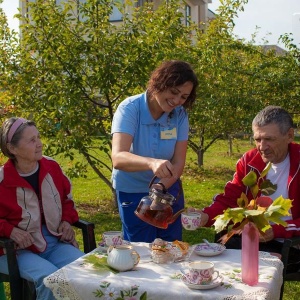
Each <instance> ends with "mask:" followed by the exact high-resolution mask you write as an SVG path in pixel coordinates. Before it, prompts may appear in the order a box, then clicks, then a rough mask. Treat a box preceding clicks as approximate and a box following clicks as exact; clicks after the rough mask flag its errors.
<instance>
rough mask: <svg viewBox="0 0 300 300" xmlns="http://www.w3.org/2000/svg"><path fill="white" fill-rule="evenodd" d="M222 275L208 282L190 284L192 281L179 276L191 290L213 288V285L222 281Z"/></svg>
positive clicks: (215, 285) (216, 285) (217, 284)
mask: <svg viewBox="0 0 300 300" xmlns="http://www.w3.org/2000/svg"><path fill="white" fill-rule="evenodd" d="M223 279H224V278H223V276H221V275H220V276H219V277H218V278H217V279H216V280H215V281H213V282H211V283H209V284H192V283H189V282H188V281H187V279H186V278H185V277H184V276H182V277H181V281H182V282H183V283H184V284H185V285H186V286H187V287H188V288H190V289H193V290H210V289H213V288H215V287H218V286H219V285H220V284H221V283H222V282H223Z"/></svg>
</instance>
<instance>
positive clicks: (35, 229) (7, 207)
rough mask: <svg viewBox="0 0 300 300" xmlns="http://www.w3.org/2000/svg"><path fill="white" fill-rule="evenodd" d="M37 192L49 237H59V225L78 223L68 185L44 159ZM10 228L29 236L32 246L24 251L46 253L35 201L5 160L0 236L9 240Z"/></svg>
mask: <svg viewBox="0 0 300 300" xmlns="http://www.w3.org/2000/svg"><path fill="white" fill-rule="evenodd" d="M39 188H40V198H41V201H42V207H43V211H44V216H45V222H46V226H47V228H48V230H49V231H50V232H51V233H52V234H53V235H55V236H60V234H59V233H58V232H57V229H58V227H59V224H60V222H61V221H67V222H69V223H70V224H73V223H74V222H76V221H77V220H78V213H77V211H76V209H75V206H74V202H73V200H72V195H71V182H70V181H69V179H68V178H67V177H66V176H65V175H64V173H63V171H62V169H61V168H60V166H59V164H58V163H57V162H56V161H54V160H53V159H51V158H49V157H46V156H44V157H43V158H42V159H41V160H40V161H39ZM14 227H18V228H21V229H23V230H26V231H28V232H30V233H31V235H32V237H33V238H34V244H33V245H32V246H30V247H29V248H28V250H31V251H33V252H43V251H44V250H45V249H46V247H47V244H46V241H45V239H44V237H43V235H42V230H41V227H42V223H41V212H40V206H39V201H38V197H37V195H36V193H35V191H34V190H33V188H32V187H31V185H30V184H29V183H28V182H27V181H26V180H25V179H24V178H22V177H21V176H20V175H19V174H18V172H17V170H16V168H15V166H14V164H13V162H12V160H8V161H7V162H6V163H5V164H4V166H2V167H0V236H1V237H7V238H9V237H10V234H11V232H12V230H13V228H14ZM0 255H3V251H2V249H0Z"/></svg>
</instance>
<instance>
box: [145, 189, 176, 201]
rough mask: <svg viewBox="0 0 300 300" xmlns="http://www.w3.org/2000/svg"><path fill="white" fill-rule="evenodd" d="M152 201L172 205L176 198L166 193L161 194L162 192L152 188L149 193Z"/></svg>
mask: <svg viewBox="0 0 300 300" xmlns="http://www.w3.org/2000/svg"><path fill="white" fill-rule="evenodd" d="M149 195H150V197H151V199H152V200H154V201H155V202H160V203H163V204H169V205H173V204H174V202H175V201H176V198H175V197H174V196H173V195H171V194H170V193H168V192H163V191H162V190H159V189H155V188H152V189H151V190H150V193H149Z"/></svg>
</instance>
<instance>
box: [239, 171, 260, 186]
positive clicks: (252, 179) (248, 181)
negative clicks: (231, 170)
mask: <svg viewBox="0 0 300 300" xmlns="http://www.w3.org/2000/svg"><path fill="white" fill-rule="evenodd" d="M256 181H257V175H256V173H255V172H254V171H250V172H249V173H248V174H247V175H246V176H245V177H244V178H243V179H242V182H243V184H244V185H246V186H253V185H254V184H256Z"/></svg>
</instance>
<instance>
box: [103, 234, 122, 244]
mask: <svg viewBox="0 0 300 300" xmlns="http://www.w3.org/2000/svg"><path fill="white" fill-rule="evenodd" d="M102 237H103V241H104V243H105V245H106V246H117V245H122V244H123V234H122V232H121V231H106V232H104V233H103V234H102Z"/></svg>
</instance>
